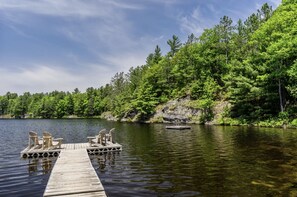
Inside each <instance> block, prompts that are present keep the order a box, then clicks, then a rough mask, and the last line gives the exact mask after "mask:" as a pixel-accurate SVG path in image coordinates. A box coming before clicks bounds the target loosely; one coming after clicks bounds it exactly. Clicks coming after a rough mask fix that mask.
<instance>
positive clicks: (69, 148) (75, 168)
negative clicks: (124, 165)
mask: <svg viewBox="0 0 297 197" xmlns="http://www.w3.org/2000/svg"><path fill="white" fill-rule="evenodd" d="M121 150H122V145H120V144H118V143H112V142H107V143H106V145H101V144H92V145H91V144H90V143H72V144H62V146H61V148H53V149H51V148H48V149H42V147H40V146H35V147H30V148H29V147H27V148H25V149H24V150H23V151H22V152H21V157H22V158H38V157H57V156H59V157H58V159H57V161H56V163H55V165H54V168H53V170H52V172H51V175H50V178H49V181H48V184H47V186H46V189H45V192H44V196H47V197H49V196H69V197H74V196H84V197H85V196H86V197H91V196H96V197H97V196H99V197H103V196H106V194H105V191H104V188H103V186H102V184H101V181H100V179H99V177H98V176H97V174H96V172H95V170H94V168H93V166H92V164H91V161H90V158H89V156H88V155H102V154H105V153H107V152H118V151H121Z"/></svg>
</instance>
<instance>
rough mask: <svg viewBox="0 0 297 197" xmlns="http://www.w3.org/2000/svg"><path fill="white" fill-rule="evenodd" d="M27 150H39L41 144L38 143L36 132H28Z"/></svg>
mask: <svg viewBox="0 0 297 197" xmlns="http://www.w3.org/2000/svg"><path fill="white" fill-rule="evenodd" d="M28 148H34V149H35V148H41V144H40V143H39V138H38V135H37V133H36V132H34V131H29V144H28Z"/></svg>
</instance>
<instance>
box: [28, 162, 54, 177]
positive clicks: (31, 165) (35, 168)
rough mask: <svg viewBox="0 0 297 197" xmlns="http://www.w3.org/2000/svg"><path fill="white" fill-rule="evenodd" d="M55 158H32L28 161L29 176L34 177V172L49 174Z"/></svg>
mask: <svg viewBox="0 0 297 197" xmlns="http://www.w3.org/2000/svg"><path fill="white" fill-rule="evenodd" d="M55 160H56V158H34V159H28V172H29V175H35V174H36V172H42V174H48V173H50V172H51V170H52V168H53V166H54V162H55Z"/></svg>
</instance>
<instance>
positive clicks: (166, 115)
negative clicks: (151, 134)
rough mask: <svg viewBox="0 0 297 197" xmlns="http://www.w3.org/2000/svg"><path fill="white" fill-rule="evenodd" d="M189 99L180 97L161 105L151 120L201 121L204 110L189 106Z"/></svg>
mask: <svg viewBox="0 0 297 197" xmlns="http://www.w3.org/2000/svg"><path fill="white" fill-rule="evenodd" d="M188 102H189V99H178V100H173V101H169V102H167V103H166V104H165V105H162V106H159V107H158V108H157V110H156V113H155V114H154V115H153V117H151V118H150V120H149V122H163V123H199V119H200V116H201V115H202V111H201V110H199V109H195V108H192V107H189V106H188V105H187V103H188Z"/></svg>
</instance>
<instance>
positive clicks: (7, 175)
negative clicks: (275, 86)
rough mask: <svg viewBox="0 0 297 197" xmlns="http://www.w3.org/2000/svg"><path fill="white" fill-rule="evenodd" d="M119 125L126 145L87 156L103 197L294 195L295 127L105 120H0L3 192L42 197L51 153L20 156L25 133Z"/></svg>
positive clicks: (81, 135)
mask: <svg viewBox="0 0 297 197" xmlns="http://www.w3.org/2000/svg"><path fill="white" fill-rule="evenodd" d="M113 127H115V128H116V141H117V142H118V143H120V144H122V145H123V151H122V152H120V153H116V154H106V155H102V156H96V157H91V161H92V164H93V166H94V168H95V169H96V171H97V173H98V175H99V177H100V179H101V181H102V184H103V186H104V188H105V190H106V193H107V195H108V196H110V197H112V196H129V197H130V196H297V131H296V130H289V129H288V130H282V129H267V128H250V127H215V126H199V125H193V126H192V129H191V130H184V131H175V130H166V129H165V128H164V125H162V124H128V123H114V122H107V121H103V120H95V119H92V120H85V119H78V120H0V196H42V194H43V192H44V189H45V187H46V184H47V181H48V178H49V175H50V171H51V169H52V167H53V166H54V163H55V158H51V159H31V160H28V159H26V160H24V159H21V158H20V151H21V150H23V149H24V148H25V147H26V146H27V143H28V131H30V130H33V131H36V132H37V133H39V135H40V134H41V133H42V131H44V130H47V131H49V132H51V133H52V134H53V136H55V137H63V138H64V142H65V143H76V142H87V136H94V135H96V134H97V133H98V131H99V130H100V129H102V128H106V129H110V128H113Z"/></svg>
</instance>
